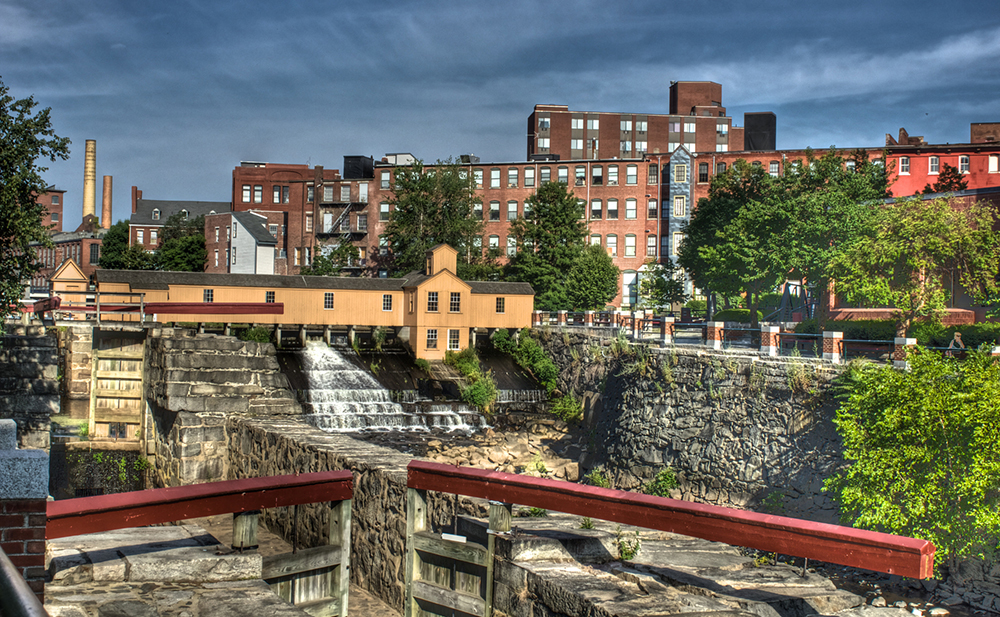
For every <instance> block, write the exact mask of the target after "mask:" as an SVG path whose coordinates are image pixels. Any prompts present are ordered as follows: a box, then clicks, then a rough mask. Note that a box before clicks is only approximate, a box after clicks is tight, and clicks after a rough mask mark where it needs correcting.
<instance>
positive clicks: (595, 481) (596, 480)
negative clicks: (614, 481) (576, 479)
mask: <svg viewBox="0 0 1000 617" xmlns="http://www.w3.org/2000/svg"><path fill="white" fill-rule="evenodd" d="M583 479H584V480H586V481H587V484H589V485H591V486H599V487H601V488H611V481H610V480H608V479H607V478H606V477H605V476H604V474H603V473H602V472H601V470H600V469H592V470H590V473H588V474H587V475H586V476H584V478H583Z"/></svg>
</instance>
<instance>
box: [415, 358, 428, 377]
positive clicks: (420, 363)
mask: <svg viewBox="0 0 1000 617" xmlns="http://www.w3.org/2000/svg"><path fill="white" fill-rule="evenodd" d="M413 366H415V367H417V368H418V369H420V370H421V371H423V372H425V373H430V372H431V363H430V362H428V361H427V360H424V359H423V358H417V359H416V360H414V361H413Z"/></svg>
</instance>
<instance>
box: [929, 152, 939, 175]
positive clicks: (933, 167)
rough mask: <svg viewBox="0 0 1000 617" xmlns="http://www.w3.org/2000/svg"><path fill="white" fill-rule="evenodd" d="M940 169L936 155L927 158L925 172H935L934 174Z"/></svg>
mask: <svg viewBox="0 0 1000 617" xmlns="http://www.w3.org/2000/svg"><path fill="white" fill-rule="evenodd" d="M940 171H941V159H940V158H938V157H936V156H932V157H930V158H929V159H927V173H928V174H935V175H936V174H938V173H940Z"/></svg>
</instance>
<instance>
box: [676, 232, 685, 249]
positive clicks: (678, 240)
mask: <svg viewBox="0 0 1000 617" xmlns="http://www.w3.org/2000/svg"><path fill="white" fill-rule="evenodd" d="M682 242H684V234H683V233H681V232H679V231H675V232H674V255H680V254H681V243H682Z"/></svg>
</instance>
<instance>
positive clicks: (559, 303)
mask: <svg viewBox="0 0 1000 617" xmlns="http://www.w3.org/2000/svg"><path fill="white" fill-rule="evenodd" d="M525 204H526V206H530V214H529V215H528V217H526V218H518V219H517V220H516V221H514V222H513V223H511V225H510V231H509V233H510V234H511V235H512V236H514V237H516V238H517V245H518V251H517V254H516V255H514V256H512V257H511V258H510V261H509V263H508V264H507V268H506V273H505V276H506V278H507V280H508V281H524V282H526V283H530V284H531V287H532V289H534V290H535V308H537V309H540V310H543V311H554V310H560V309H569V308H571V306H570V305H571V304H572V301H571V297H570V295H569V291H570V290H569V289H568V282H567V277H566V274H567V273H568V272H570V271H571V270H572V269H573V266H574V265H575V264H576V262H577V260H578V259H579V258H580V256H581V255H582V254H583V250H584V247H585V245H586V244H585V238H586V233H587V225H586V221H585V220H584V219H583V205H582V204H581V203H580V202H579V201H578V200H577V198H576V197H575V196H574V195H573V193H572V191H570V190H569V189H568V188H567V187H566V185H565V184H563V183H561V182H546V183H545V184H543V185H541V186H540V187H539V188H538V190H537V191H535V193H534V194H532V195H531V197H529V198H528V199H527V200H526V201H525Z"/></svg>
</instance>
